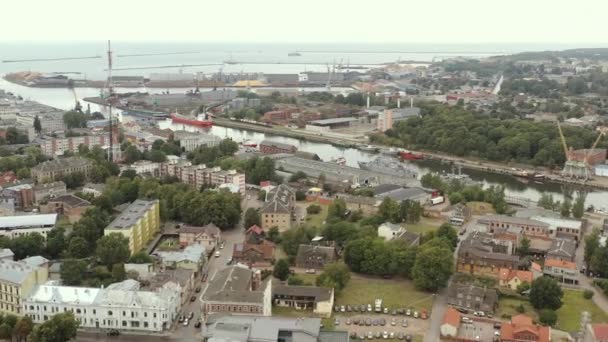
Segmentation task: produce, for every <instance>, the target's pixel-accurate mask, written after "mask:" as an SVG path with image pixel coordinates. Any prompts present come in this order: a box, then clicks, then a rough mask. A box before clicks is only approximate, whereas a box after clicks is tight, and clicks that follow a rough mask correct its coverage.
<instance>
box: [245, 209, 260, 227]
mask: <svg viewBox="0 0 608 342" xmlns="http://www.w3.org/2000/svg"><path fill="white" fill-rule="evenodd" d="M261 224H262V219H261V217H260V213H259V212H258V210H257V209H255V208H247V210H245V218H244V219H243V225H244V227H245V229H247V228H249V227H251V226H253V225H257V226H260V225H261Z"/></svg>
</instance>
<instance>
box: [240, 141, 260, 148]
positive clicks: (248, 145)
mask: <svg viewBox="0 0 608 342" xmlns="http://www.w3.org/2000/svg"><path fill="white" fill-rule="evenodd" d="M241 145H243V146H244V147H253V148H256V147H258V144H256V143H255V142H254V141H251V140H245V141H243V142H242V143H241Z"/></svg>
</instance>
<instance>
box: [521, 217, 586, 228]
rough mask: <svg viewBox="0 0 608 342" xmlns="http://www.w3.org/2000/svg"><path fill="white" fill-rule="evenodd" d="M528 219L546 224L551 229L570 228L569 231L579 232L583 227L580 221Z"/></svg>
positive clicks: (549, 218) (542, 218)
mask: <svg viewBox="0 0 608 342" xmlns="http://www.w3.org/2000/svg"><path fill="white" fill-rule="evenodd" d="M530 219H531V220H535V221H540V222H543V223H546V224H548V225H549V226H550V227H551V228H552V229H555V228H557V227H560V228H570V229H578V230H580V229H581V227H582V225H583V222H581V221H577V220H566V219H562V218H555V217H546V216H533V217H531V218H530Z"/></svg>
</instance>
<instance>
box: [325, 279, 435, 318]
mask: <svg viewBox="0 0 608 342" xmlns="http://www.w3.org/2000/svg"><path fill="white" fill-rule="evenodd" d="M376 298H382V300H383V303H382V306H388V307H389V308H395V309H397V308H412V309H415V310H418V311H420V310H423V309H425V310H427V311H430V309H431V307H432V306H433V295H432V294H430V293H427V292H422V291H418V290H416V289H415V288H414V284H413V283H412V281H410V280H407V279H403V278H396V279H381V278H363V277H360V276H357V275H354V274H353V275H352V276H351V279H350V281H349V282H348V284H347V285H346V287H345V288H344V289H343V290H342V291H341V292H340V294H338V296H337V297H336V304H340V305H347V304H351V305H352V304H372V305H374V300H375V299H376Z"/></svg>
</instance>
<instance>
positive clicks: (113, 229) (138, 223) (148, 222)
mask: <svg viewBox="0 0 608 342" xmlns="http://www.w3.org/2000/svg"><path fill="white" fill-rule="evenodd" d="M159 230H160V204H159V201H158V200H154V201H144V200H136V201H135V202H133V203H131V205H129V207H128V208H127V209H126V210H125V211H123V212H122V213H121V214H120V215H118V217H117V218H116V219H115V220H114V221H112V223H110V225H109V226H107V227H106V229H105V231H104V234H105V235H108V234H112V233H119V234H122V235H124V236H125V237H126V238H127V239H129V249H130V250H131V254H134V253H137V252H139V251H140V250H141V249H142V248H143V247H145V245H146V243H148V241H150V240H152V238H153V237H154V235H156V233H158V232H159Z"/></svg>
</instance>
